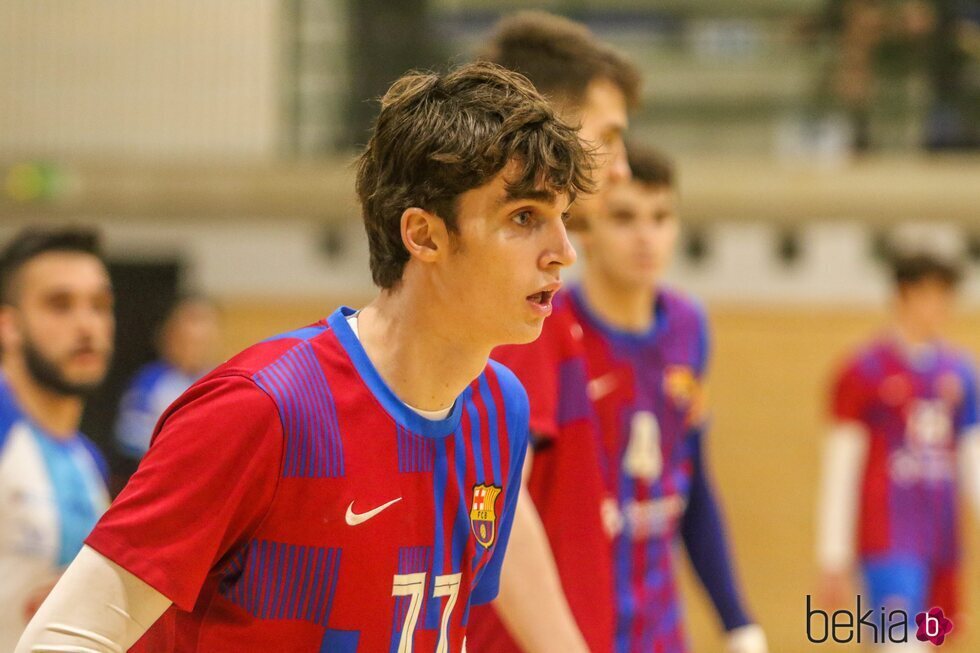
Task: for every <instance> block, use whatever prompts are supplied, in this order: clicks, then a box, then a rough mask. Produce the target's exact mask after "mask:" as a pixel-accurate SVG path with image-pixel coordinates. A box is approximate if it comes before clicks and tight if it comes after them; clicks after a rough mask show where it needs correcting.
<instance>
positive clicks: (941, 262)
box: [890, 253, 963, 288]
mask: <svg viewBox="0 0 980 653" xmlns="http://www.w3.org/2000/svg"><path fill="white" fill-rule="evenodd" d="M890 263H891V268H892V278H893V279H894V281H895V285H896V286H897V287H898V288H904V287H906V286H911V285H915V284H917V283H921V282H923V281H929V280H935V281H939V282H940V283H942V284H944V285H946V286H948V287H950V288H955V287H956V286H958V285H959V283H960V280H961V279H962V276H963V273H962V270H961V269H960V266H959V264H958V263H957V262H955V261H953V260H952V259H947V258H943V257H940V256H938V255H935V254H925V253H918V254H896V255H893V256H892V258H891V261H890Z"/></svg>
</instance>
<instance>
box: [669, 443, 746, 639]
mask: <svg viewBox="0 0 980 653" xmlns="http://www.w3.org/2000/svg"><path fill="white" fill-rule="evenodd" d="M691 437H692V440H691V446H692V448H693V451H692V454H691V455H692V461H693V464H694V471H693V476H692V479H691V492H690V497H689V503H688V507H687V510H686V511H685V512H684V517H683V519H682V522H681V537H682V538H683V540H684V546H685V548H686V549H687V553H688V556H689V557H690V559H691V565H692V566H693V567H694V571H695V572H696V573H697V575H698V578H700V580H701V584H702V585H703V586H704V588H705V590H706V591H707V592H708V596H710V597H711V602H712V603H713V604H714V606H715V610H716V612H717V613H718V617H719V618H720V619H721V622H722V624H724V626H725V630H726V631H729V630H732V629H734V628H738V627H740V626H744V625H746V624H749V623H751V618H750V617H749V616H748V613H747V612H746V610H745V606H744V604H743V602H742V597H741V593H740V592H739V589H738V583H737V581H736V578H735V567H734V563H733V561H732V556H731V552H730V550H729V545H728V534H727V531H726V529H725V524H724V520H723V518H722V514H721V508H720V507H719V505H718V501H717V499H716V497H715V493H714V490H713V489H712V487H711V483H710V480H709V478H708V470H707V469H706V467H705V460H704V451H703V446H704V443H703V439H704V434H703V433H700V432H697V433H695V434H693V435H692V436H691Z"/></svg>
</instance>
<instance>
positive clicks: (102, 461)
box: [78, 433, 109, 483]
mask: <svg viewBox="0 0 980 653" xmlns="http://www.w3.org/2000/svg"><path fill="white" fill-rule="evenodd" d="M78 441H79V443H80V444H81V448H82V450H83V451H85V453H86V454H88V457H89V458H90V459H91V460H92V463H93V464H94V465H95V467H96V468H97V469H98V470H99V474H101V476H102V480H103V481H104V482H105V483H108V482H109V462H108V461H107V460H106V457H105V454H103V453H102V449H100V448H99V446H98V445H97V444H95V442H93V441H92V439H91V438H89V437H88V436H87V435H85V434H84V433H79V434H78Z"/></svg>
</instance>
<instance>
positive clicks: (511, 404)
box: [470, 374, 530, 605]
mask: <svg viewBox="0 0 980 653" xmlns="http://www.w3.org/2000/svg"><path fill="white" fill-rule="evenodd" d="M499 378H500V380H501V390H502V391H503V393H504V402H505V405H506V406H507V412H506V419H507V432H508V434H509V435H510V439H509V447H510V469H509V471H508V483H507V488H506V489H505V491H504V509H503V515H502V516H501V522H500V525H499V528H500V530H499V531H498V532H497V543H496V545H495V546H494V548H493V552H492V557H491V558H490V561H489V562H488V563H487V564H486V566H485V567H484V568H483V570H482V573H481V576H480V578H479V580H478V581H477V584H476V586H475V587H474V588H473V593H472V595H471V596H470V602H471V603H472V604H473V605H482V604H484V603H489V602H490V601H492V600H494V599H495V598H496V597H497V593H498V592H499V590H500V569H501V568H502V567H503V563H504V556H505V554H506V553H507V543H508V542H509V541H510V531H511V528H512V527H513V525H514V511H515V510H516V509H517V498H518V496H520V491H521V477H522V470H523V469H524V458H525V456H526V455H527V445H528V438H529V433H528V426H527V425H528V422H529V420H528V417H529V412H530V408H529V405H528V395H527V393H526V392H525V391H524V388H522V387H521V384H520V382H518V380H517V379H516V378H514V377H513V376H512V375H508V374H500V377H499Z"/></svg>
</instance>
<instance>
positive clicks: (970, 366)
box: [943, 343, 977, 381]
mask: <svg viewBox="0 0 980 653" xmlns="http://www.w3.org/2000/svg"><path fill="white" fill-rule="evenodd" d="M943 355H944V357H945V358H946V360H947V364H948V365H949V366H950V367H951V368H952V369H953V370H955V371H956V372H957V373H958V374H960V375H961V376H963V377H965V378H966V379H968V380H971V381H974V380H975V379H976V377H977V365H976V359H974V357H973V354H971V353H970V352H969V351H968V350H966V349H964V348H962V347H959V346H957V345H954V344H952V343H944V344H943Z"/></svg>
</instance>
